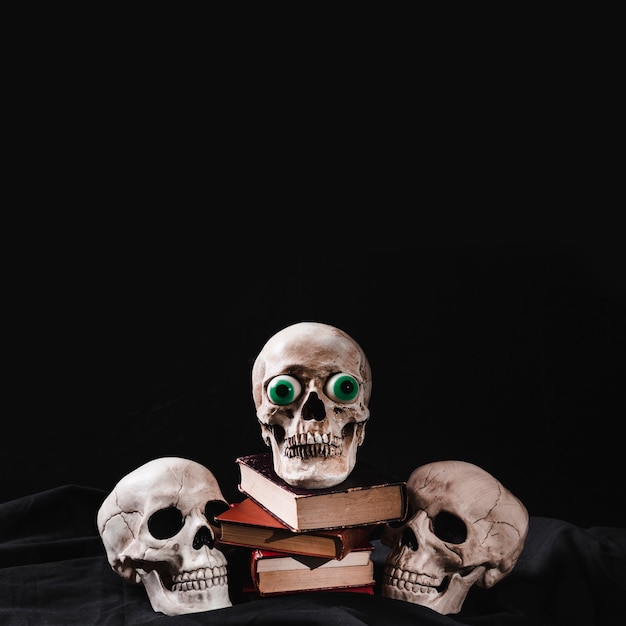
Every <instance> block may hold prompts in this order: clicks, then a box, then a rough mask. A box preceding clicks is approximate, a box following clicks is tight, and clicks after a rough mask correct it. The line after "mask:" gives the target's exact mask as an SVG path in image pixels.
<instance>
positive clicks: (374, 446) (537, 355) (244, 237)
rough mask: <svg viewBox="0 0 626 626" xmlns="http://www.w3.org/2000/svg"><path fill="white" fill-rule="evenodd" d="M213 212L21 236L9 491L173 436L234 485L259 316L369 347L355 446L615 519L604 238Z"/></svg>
mask: <svg viewBox="0 0 626 626" xmlns="http://www.w3.org/2000/svg"><path fill="white" fill-rule="evenodd" d="M227 217H228V219H226V220H220V222H219V224H218V223H217V222H212V221H211V220H210V219H209V220H208V221H203V220H197V221H195V222H194V221H190V222H189V223H186V224H184V225H183V228H182V229H181V230H180V232H181V233H182V234H181V237H180V239H177V238H176V234H175V233H173V232H171V231H168V228H167V223H165V222H163V223H162V224H161V225H162V226H164V227H165V228H163V229H161V233H160V236H158V237H157V236H155V235H153V233H152V232H148V231H146V232H145V233H143V234H142V235H141V236H140V235H139V234H138V231H133V233H132V235H130V234H129V235H128V236H120V235H119V222H118V223H117V224H116V229H117V230H116V232H117V234H116V235H115V236H113V235H112V236H111V237H110V238H108V237H106V236H103V233H102V232H101V231H100V232H99V233H98V236H97V237H95V236H94V237H89V236H85V234H84V233H83V239H82V240H81V243H80V244H77V243H76V241H75V240H73V239H72V238H71V237H69V238H68V241H67V242H66V243H64V244H63V245H61V244H59V245H58V246H57V245H50V242H48V245H47V246H46V248H45V249H46V253H45V254H37V255H31V254H30V251H32V250H34V249H35V248H36V246H34V247H32V248H30V249H29V250H24V251H23V253H22V255H21V257H20V258H19V259H18V260H16V264H17V266H19V267H20V268H21V270H22V271H21V273H20V274H19V276H17V275H16V280H15V283H14V285H12V287H13V288H12V290H11V292H10V298H9V299H8V303H7V304H5V309H6V310H8V311H9V312H11V313H12V315H11V318H10V322H7V323H6V326H5V328H6V334H7V339H8V342H7V343H8V344H9V350H8V351H7V353H6V355H7V360H6V365H7V366H8V373H7V376H6V377H5V382H6V383H7V390H8V391H7V393H6V395H5V398H6V405H5V410H4V413H5V418H4V423H5V425H6V430H5V434H4V435H3V444H2V448H1V453H0V454H1V456H0V463H1V467H0V469H1V473H0V487H1V489H0V496H1V498H2V500H9V499H13V498H16V497H20V496H22V495H26V494H31V493H35V492H38V491H41V490H46V489H49V488H52V487H55V486H59V485H64V484H79V485H85V486H91V487H98V488H102V489H105V490H107V491H108V490H110V489H112V488H113V486H114V485H115V483H116V482H117V481H118V480H119V479H120V478H122V477H123V476H124V475H125V474H126V473H128V472H129V471H131V470H132V469H134V468H135V467H138V466H139V465H141V464H143V463H144V462H146V461H147V460H149V459H152V458H155V457H159V456H170V455H171V456H184V457H188V458H191V459H194V460H196V461H199V462H201V463H203V464H204V465H206V466H207V467H209V468H210V469H211V470H212V471H213V472H214V474H215V475H216V477H217V478H218V481H219V482H220V485H221V486H222V490H223V492H224V495H225V496H226V497H227V499H229V500H231V501H234V500H238V499H240V494H239V492H238V491H237V481H238V469H237V467H236V464H235V458H236V457H237V456H239V455H243V454H250V453H254V452H261V451H265V450H267V448H265V446H264V444H263V443H262V441H261V438H260V430H259V427H258V425H257V422H256V417H255V410H254V404H253V401H252V396H251V391H250V371H251V367H252V363H253V361H254V359H255V357H256V355H257V354H258V352H259V351H260V349H261V348H262V346H263V343H264V342H265V341H266V340H267V339H269V337H270V336H271V335H272V334H273V333H275V332H276V331H278V330H280V329H281V328H283V327H284V326H287V325H289V324H291V323H294V322H296V321H301V320H316V321H322V322H326V323H329V324H333V325H336V326H338V327H340V328H342V329H343V330H345V331H346V332H348V333H349V334H350V335H351V336H352V337H353V338H354V339H355V340H356V341H358V342H359V343H360V344H361V346H362V348H363V349H364V351H365V352H366V354H367V355H368V358H369V360H370V363H371V366H372V372H373V391H372V400H371V404H370V409H371V419H370V423H369V425H368V427H367V430H366V438H365V442H364V444H363V446H362V447H361V448H360V449H359V458H362V459H364V460H367V461H368V462H371V463H373V464H377V465H381V466H385V467H386V468H388V469H390V470H391V471H393V472H394V473H395V474H397V475H398V476H400V477H402V478H407V477H408V474H409V473H410V472H411V471H412V470H413V469H414V468H416V467H417V466H418V465H421V464H423V463H426V462H429V461H432V460H438V459H463V460H466V461H470V462H473V463H476V464H478V465H480V466H481V467H483V468H485V469H486V470H487V471H489V472H491V473H492V474H493V475H494V476H496V477H497V478H498V479H499V480H500V481H501V482H503V483H504V485H505V486H507V487H508V488H509V489H510V490H511V491H513V492H514V493H515V494H516V495H517V496H518V497H520V499H521V500H522V501H523V502H524V503H525V504H526V506H527V507H528V509H529V512H530V514H531V515H536V516H546V517H553V518H560V519H564V520H566V521H570V522H572V523H575V524H579V525H582V526H590V525H613V526H623V525H624V524H625V520H624V513H623V504H622V499H621V497H620V496H619V495H618V494H620V493H621V491H622V488H623V485H622V482H623V476H624V472H623V464H622V460H623V456H624V445H623V435H622V434H621V424H622V423H623V419H624V417H623V416H624V415H625V414H626V412H625V411H624V408H625V407H624V380H625V379H624V372H625V367H624V354H625V353H626V352H625V350H624V348H625V338H624V327H625V326H624V321H625V317H624V308H625V298H624V280H623V273H622V261H623V253H622V250H621V249H620V248H619V247H618V246H615V245H608V244H607V243H606V241H603V240H602V239H599V238H594V237H592V236H591V235H588V236H586V237H585V236H583V237H578V238H574V237H569V238H568V237H566V236H563V235H562V236H560V237H558V236H555V237H549V236H546V237H543V238H541V237H534V238H527V239H523V238H519V237H518V238H515V237H510V238H509V239H507V238H506V237H500V238H499V239H498V238H494V239H492V240H490V239H489V238H488V237H484V238H482V239H481V240H472V239H471V238H469V237H466V238H464V237H463V236H462V233H457V234H458V235H459V236H458V237H450V236H449V231H442V230H439V231H431V232H430V233H429V232H426V231H424V230H419V229H417V228H415V227H413V228H412V229H410V228H409V226H408V225H407V226H406V227H405V228H404V230H403V228H398V226H399V225H400V224H403V223H404V224H408V223H407V222H402V221H398V220H395V219H393V220H391V219H389V218H388V217H385V219H384V220H380V223H381V224H382V223H383V221H384V222H385V223H386V224H387V225H388V226H390V227H391V228H390V229H389V230H390V232H392V233H393V236H390V235H389V233H387V234H385V233H384V232H382V230H381V229H380V228H378V227H377V226H376V224H375V223H372V222H369V223H368V221H367V220H362V219H361V218H358V216H356V215H355V214H350V213H349V212H332V213H331V212H329V213H328V214H327V215H325V216H324V217H322V218H321V219H320V216H319V215H317V217H316V218H315V219H314V220H313V221H312V222H311V224H310V225H308V224H306V223H305V225H304V227H303V225H302V223H300V224H298V225H297V226H296V225H295V224H292V223H291V222H290V219H289V216H288V215H283V214H277V215H273V216H272V215H269V217H267V218H266V217H265V214H263V215H261V217H262V219H261V220H260V223H261V224H263V228H260V229H257V228H253V227H251V226H250V225H248V227H247V228H244V229H243V230H241V229H238V224H240V218H238V217H237V216H234V215H233V216H227ZM303 221H304V222H306V220H303ZM357 222H358V223H359V225H360V226H359V228H360V230H358V229H354V228H353V225H354V224H356V223H357ZM224 224H227V227H225V226H224ZM185 233H194V236H186V235H185ZM198 235H199V236H198Z"/></svg>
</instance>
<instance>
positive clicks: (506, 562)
mask: <svg viewBox="0 0 626 626" xmlns="http://www.w3.org/2000/svg"><path fill="white" fill-rule="evenodd" d="M407 496H408V502H409V514H408V515H409V518H408V519H407V520H406V521H404V522H403V523H400V524H398V523H395V524H394V523H390V524H387V525H386V526H385V527H384V529H383V534H382V537H381V541H382V543H383V544H384V545H386V546H388V547H389V548H391V552H389V554H388V555H387V557H386V560H385V567H384V572H383V581H382V586H381V595H383V596H386V597H388V598H394V599H396V600H404V601H406V602H412V603H414V604H421V605H424V606H427V607H429V608H431V609H433V610H434V611H437V612H438V613H441V614H449V613H458V612H459V611H460V610H461V608H462V605H463V603H464V601H465V598H466V597H467V594H468V592H469V590H470V588H471V587H472V585H474V584H475V585H477V586H478V587H483V588H486V589H488V588H490V587H492V586H493V585H495V584H496V583H497V582H498V581H500V580H501V579H502V578H504V577H505V576H506V575H508V574H509V573H510V572H511V570H512V569H513V567H514V566H515V563H516V562H517V559H518V557H519V555H520V554H521V552H522V549H523V547H524V541H525V539H526V534H527V531H528V512H527V510H526V507H525V506H524V505H523V504H522V503H521V502H520V500H518V499H517V498H516V497H515V496H514V495H513V494H512V493H511V492H510V491H509V490H508V489H506V488H505V487H504V486H503V485H502V484H501V483H500V482H499V481H498V480H496V479H495V478H494V477H493V476H492V475H491V474H489V473H488V472H486V471H485V470H483V469H482V468H480V467H478V466H476V465H472V464H471V463H466V462H464V461H438V462H434V463H428V464H427V465H422V466H421V467H418V468H417V469H416V470H414V471H413V472H412V474H411V475H410V476H409V479H408V481H407Z"/></svg>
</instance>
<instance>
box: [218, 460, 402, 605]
mask: <svg viewBox="0 0 626 626" xmlns="http://www.w3.org/2000/svg"><path fill="white" fill-rule="evenodd" d="M236 462H237V463H238V465H239V469H240V474H241V480H240V483H239V490H240V491H241V493H242V494H243V495H244V496H245V498H244V499H243V501H242V502H239V503H236V504H233V505H232V506H231V508H230V509H228V510H227V511H225V512H224V513H222V514H221V515H218V516H217V517H216V522H217V523H218V524H219V530H220V532H221V536H220V539H219V541H220V542H221V543H223V544H227V545H233V546H241V547H245V548H248V549H249V550H250V555H249V564H250V589H249V590H250V591H252V592H255V593H257V594H259V595H260V596H267V595H275V594H285V593H292V592H297V591H321V590H326V591H330V590H338V591H354V592H362V593H373V588H374V584H375V581H374V566H373V562H372V559H371V554H372V550H373V544H372V543H371V541H370V537H371V535H372V533H373V532H374V530H375V529H376V528H377V527H378V526H380V525H381V524H385V523H387V522H393V521H398V520H401V519H403V518H404V516H405V514H406V484H405V483H404V482H403V481H400V480H398V479H397V478H395V477H393V476H391V475H388V474H386V473H384V472H382V471H381V470H378V469H375V468H372V467H370V466H367V465H365V464H357V466H356V467H355V468H354V470H353V471H352V473H351V474H350V476H349V477H348V478H347V479H346V480H345V481H344V482H342V483H341V484H339V485H336V486H334V487H326V488H323V489H303V488H299V487H294V486H291V485H288V484H287V483H286V482H284V481H283V480H282V479H281V478H279V477H278V476H277V475H276V473H275V472H274V469H273V464H272V456H271V453H269V452H268V453H262V454H251V455H247V456H242V457H239V458H237V460H236Z"/></svg>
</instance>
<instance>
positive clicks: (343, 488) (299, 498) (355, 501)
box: [236, 452, 407, 532]
mask: <svg viewBox="0 0 626 626" xmlns="http://www.w3.org/2000/svg"><path fill="white" fill-rule="evenodd" d="M236 461H237V463H238V464H239V471H240V482H239V491H241V492H242V493H243V494H245V495H246V496H248V497H249V498H251V499H252V500H254V501H255V502H256V503H257V504H259V505H261V506H262V507H263V508H264V509H265V510H266V511H268V512H269V513H271V514H272V515H273V516H274V517H276V518H278V519H279V520H280V521H281V522H283V524H285V526H287V527H288V528H290V529H291V530H293V531H295V532H302V531H309V530H330V529H335V528H347V527H351V526H368V525H371V524H382V523H386V522H393V521H398V520H401V519H403V518H404V516H405V513H406V506H407V500H406V483H405V482H404V481H401V480H399V479H397V478H396V477H394V476H392V475H390V474H388V473H387V472H384V471H382V470H380V469H376V468H373V467H371V466H369V465H366V464H364V463H357V465H356V466H355V468H354V469H353V470H352V472H351V474H350V475H349V476H348V478H346V480H344V481H343V482H342V483H339V484H338V485H335V486H334V487H324V488H322V489H304V488H301V487H294V486H292V485H289V484H287V483H286V482H285V481H284V480H282V479H281V478H280V477H279V476H278V475H277V474H276V472H274V467H273V464H272V455H271V452H264V453H260V454H249V455H247V456H241V457H239V458H237V459H236Z"/></svg>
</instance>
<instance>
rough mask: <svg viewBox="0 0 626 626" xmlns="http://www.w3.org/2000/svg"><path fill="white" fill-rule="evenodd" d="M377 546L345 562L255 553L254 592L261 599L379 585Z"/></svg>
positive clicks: (351, 555)
mask: <svg viewBox="0 0 626 626" xmlns="http://www.w3.org/2000/svg"><path fill="white" fill-rule="evenodd" d="M373 549H374V546H373V545H372V544H371V543H370V542H366V543H364V544H362V545H360V546H355V547H354V548H353V549H352V551H351V552H349V553H348V554H347V555H346V556H345V557H344V558H343V559H341V560H338V559H326V558H322V557H313V556H303V555H289V554H285V553H284V552H276V551H274V550H261V549H258V548H257V549H255V550H252V551H251V553H250V576H251V581H252V588H253V589H254V591H255V592H256V593H258V594H259V595H261V596H268V595H277V594H286V593H295V592H302V591H331V590H332V591H341V590H344V591H350V590H351V589H360V591H361V592H364V593H369V592H368V591H363V589H361V588H366V587H371V588H372V589H373V586H374V584H375V580H374V563H373V561H372V559H371V554H372V550H373Z"/></svg>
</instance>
